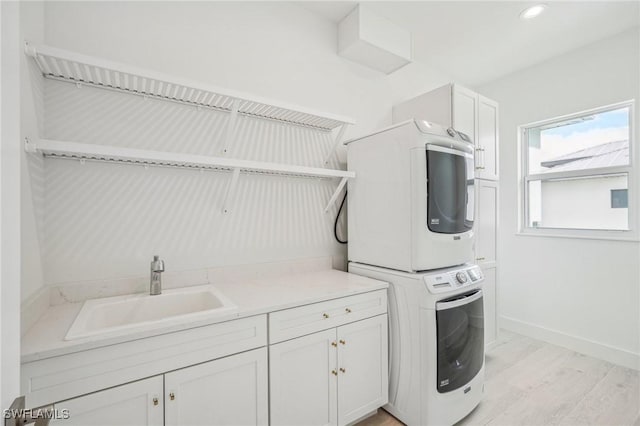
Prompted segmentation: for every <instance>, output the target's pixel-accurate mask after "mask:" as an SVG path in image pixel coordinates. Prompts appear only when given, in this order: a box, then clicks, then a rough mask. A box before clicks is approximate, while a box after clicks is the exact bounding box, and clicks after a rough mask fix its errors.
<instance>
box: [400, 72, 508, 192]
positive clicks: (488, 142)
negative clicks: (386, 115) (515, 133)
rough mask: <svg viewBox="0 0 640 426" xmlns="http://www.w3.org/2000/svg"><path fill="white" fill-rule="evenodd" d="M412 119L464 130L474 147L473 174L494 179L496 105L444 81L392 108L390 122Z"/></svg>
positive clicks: (496, 162) (496, 145) (495, 172)
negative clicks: (391, 119) (443, 83)
mask: <svg viewBox="0 0 640 426" xmlns="http://www.w3.org/2000/svg"><path fill="white" fill-rule="evenodd" d="M412 118H417V119H422V120H427V121H431V122H434V123H438V124H440V125H443V126H447V127H453V128H454V129H456V130H458V131H461V132H463V133H466V134H467V135H469V137H471V139H473V141H474V144H475V148H476V155H475V158H476V160H475V161H476V177H477V178H480V179H487V180H498V104H497V103H496V102H494V101H492V100H491V99H488V98H486V97H484V96H482V95H479V94H478V93H476V92H474V91H472V90H469V89H467V88H466V87H463V86H460V85H458V84H453V83H452V84H447V85H446V86H442V87H439V88H437V89H434V90H432V91H430V92H427V93H424V94H422V95H420V96H417V97H415V98H413V99H409V100H408V101H405V102H402V103H401V104H398V105H396V106H394V107H393V122H394V123H399V122H402V121H405V120H409V119H412Z"/></svg>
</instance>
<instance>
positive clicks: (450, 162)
mask: <svg viewBox="0 0 640 426" xmlns="http://www.w3.org/2000/svg"><path fill="white" fill-rule="evenodd" d="M473 167H474V166H473V155H471V154H468V153H465V152H463V151H459V150H456V149H451V148H445V147H442V146H439V145H427V226H428V227H429V230H430V231H431V232H437V233H441V234H461V233H463V232H467V231H469V230H471V228H472V227H473V210H474V200H473V194H474V189H473V185H474V181H473V179H474V169H473Z"/></svg>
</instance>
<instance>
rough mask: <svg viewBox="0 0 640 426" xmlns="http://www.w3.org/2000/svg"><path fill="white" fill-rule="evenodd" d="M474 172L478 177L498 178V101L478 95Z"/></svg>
mask: <svg viewBox="0 0 640 426" xmlns="http://www.w3.org/2000/svg"><path fill="white" fill-rule="evenodd" d="M475 140H476V156H477V157H478V158H477V160H476V167H477V170H476V173H477V177H478V178H480V179H489V180H498V103H497V102H495V101H492V100H491V99H488V98H485V97H484V96H482V95H478V131H477V137H476V139H475Z"/></svg>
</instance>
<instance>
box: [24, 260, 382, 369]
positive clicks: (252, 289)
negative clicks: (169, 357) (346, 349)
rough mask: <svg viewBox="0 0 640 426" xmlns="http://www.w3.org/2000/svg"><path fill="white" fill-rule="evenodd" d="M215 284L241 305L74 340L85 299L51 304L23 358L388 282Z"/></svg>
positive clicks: (332, 277) (331, 273)
mask: <svg viewBox="0 0 640 426" xmlns="http://www.w3.org/2000/svg"><path fill="white" fill-rule="evenodd" d="M214 287H215V288H216V289H218V290H219V291H220V292H221V293H222V294H223V295H224V296H226V297H227V298H228V299H230V300H231V301H232V302H233V303H234V304H235V305H236V306H237V307H238V309H237V310H234V311H231V312H226V313H221V314H219V315H213V316H212V317H210V318H206V319H203V318H200V319H197V320H193V321H185V322H182V323H180V324H173V325H170V326H167V325H165V326H162V325H159V326H158V327H154V328H151V329H144V330H131V331H130V332H127V333H126V334H121V335H106V334H105V335H103V336H99V335H98V336H92V337H87V338H82V339H77V340H71V341H67V340H64V336H65V335H66V334H67V331H68V330H69V327H71V324H72V323H73V321H74V320H75V318H76V316H77V315H78V313H79V312H80V309H81V308H82V305H83V303H65V304H62V305H57V306H51V307H49V308H48V309H47V311H46V312H45V313H44V314H43V315H42V316H41V317H40V319H39V320H38V321H37V322H36V323H35V324H34V325H33V326H32V327H31V328H30V329H29V330H28V331H27V333H26V334H25V335H24V336H23V337H22V363H23V364H25V363H28V362H33V361H38V360H41V359H46V358H51V357H55V356H60V355H65V354H70V353H74V352H80V351H86V350H90V349H95V348H99V347H102V346H108V345H113V344H118V343H123V342H128V341H132V340H137V339H143V338H146V337H151V336H157V335H161V334H166V333H172V332H176V331H180V330H185V329H189V328H194V327H202V326H205V325H210V324H215V323H218V322H224V321H230V320H233V319H237V318H244V317H249V316H252V315H259V314H266V313H269V312H274V311H279V310H282V309H287V308H291V307H295V306H301V305H306V304H310V303H316V302H321V301H324V300H330V299H337V298H340V297H344V296H350V295H354V294H360V293H366V292H369V291H374V290H380V289H385V288H387V287H388V284H387V283H385V282H383V281H378V280H374V279H371V278H367V277H362V276H359V275H355V274H350V273H347V272H342V271H337V270H324V271H316V272H310V273H304V274H290V275H283V276H280V277H273V278H266V279H259V280H251V281H245V282H242V283H238V282H234V283H228V284H220V283H218V284H215V285H214Z"/></svg>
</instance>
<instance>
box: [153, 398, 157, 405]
mask: <svg viewBox="0 0 640 426" xmlns="http://www.w3.org/2000/svg"><path fill="white" fill-rule="evenodd" d="M153 405H158V397H157V396H154V397H153Z"/></svg>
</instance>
